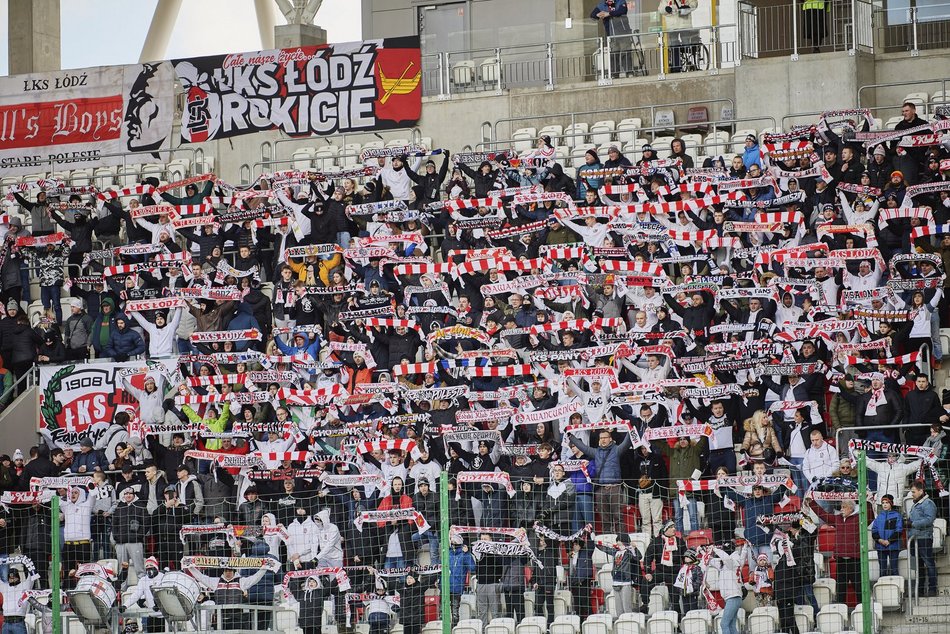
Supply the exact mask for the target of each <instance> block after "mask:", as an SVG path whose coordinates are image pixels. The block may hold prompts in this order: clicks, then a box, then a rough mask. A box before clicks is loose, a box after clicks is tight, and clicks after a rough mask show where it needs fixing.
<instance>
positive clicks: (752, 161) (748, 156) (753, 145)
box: [742, 134, 762, 171]
mask: <svg viewBox="0 0 950 634" xmlns="http://www.w3.org/2000/svg"><path fill="white" fill-rule="evenodd" d="M742 164H743V165H745V168H746V171H748V170H749V168H751V167H752V166H753V165H761V164H762V156H761V155H760V154H759V140H758V139H757V138H756V137H755V135H754V134H749V135H746V138H745V150H743V152H742Z"/></svg>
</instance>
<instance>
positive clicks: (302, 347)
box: [274, 332, 320, 361]
mask: <svg viewBox="0 0 950 634" xmlns="http://www.w3.org/2000/svg"><path fill="white" fill-rule="evenodd" d="M310 337H311V335H310V334H308V333H306V332H295V333H294V341H293V343H292V344H288V343H284V342H283V340H281V338H280V335H274V343H275V344H277V349H278V350H280V351H281V352H283V353H284V354H287V355H295V354H307V355H310V358H312V359H313V360H314V361H316V360H318V359H319V358H320V357H319V354H320V337H319V335H317V334H316V333H314V334H313V335H312V337H313V340H312V341H311V339H310Z"/></svg>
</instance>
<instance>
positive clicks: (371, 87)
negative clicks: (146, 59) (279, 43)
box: [172, 37, 422, 143]
mask: <svg viewBox="0 0 950 634" xmlns="http://www.w3.org/2000/svg"><path fill="white" fill-rule="evenodd" d="M172 64H173V65H174V67H175V72H176V74H177V75H178V79H179V81H180V82H181V86H182V91H183V92H184V99H185V108H184V110H183V111H182V120H181V141H182V143H200V142H203V141H209V140H214V139H226V138H228V137H233V136H239V135H242V134H251V133H253V132H263V131H265V130H274V129H279V130H281V131H283V132H284V133H286V134H288V135H289V136H300V137H305V136H313V135H318V134H320V135H322V134H335V133H341V132H353V131H365V130H385V129H391V128H402V127H407V126H411V125H415V123H416V121H418V119H419V116H420V115H421V113H422V86H421V81H420V80H421V78H422V61H421V54H420V51H419V38H418V37H405V38H387V39H384V40H370V41H366V42H353V43H347V44H330V45H326V46H304V47H299V48H292V49H276V50H269V51H256V52H252V53H235V54H233V55H211V56H207V57H195V58H188V59H178V60H174V61H173V62H172Z"/></svg>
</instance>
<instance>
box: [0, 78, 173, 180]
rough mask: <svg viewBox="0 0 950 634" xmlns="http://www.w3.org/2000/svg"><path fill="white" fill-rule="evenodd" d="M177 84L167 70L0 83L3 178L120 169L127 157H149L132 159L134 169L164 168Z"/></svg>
mask: <svg viewBox="0 0 950 634" xmlns="http://www.w3.org/2000/svg"><path fill="white" fill-rule="evenodd" d="M173 82H174V76H173V70H172V67H171V65H170V64H168V63H167V62H157V63H152V64H130V65H127V66H97V67H94V68H81V69H77V70H62V71H52V72H46V73H31V74H27V75H13V76H9V77H0V168H2V170H3V175H4V176H21V175H24V174H35V173H37V172H47V171H59V170H71V169H79V168H82V167H90V168H91V167H100V166H102V165H122V164H123V163H124V162H126V160H127V157H125V156H123V154H125V153H128V152H143V154H135V155H133V156H132V157H128V158H129V159H134V162H135V163H154V162H160V161H161V158H162V157H160V155H159V153H158V150H167V149H169V147H170V143H171V133H172V117H173V112H174V109H175V106H174V102H173V101H172V97H173V94H172V93H173V85H174V84H173ZM110 155H111V156H110ZM167 159H168V155H167V154H166V155H165V157H164V160H167Z"/></svg>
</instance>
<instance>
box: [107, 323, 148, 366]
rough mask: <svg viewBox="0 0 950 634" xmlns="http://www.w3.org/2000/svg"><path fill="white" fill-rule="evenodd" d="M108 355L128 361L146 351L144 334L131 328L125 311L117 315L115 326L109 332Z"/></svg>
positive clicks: (117, 359) (118, 359)
mask: <svg viewBox="0 0 950 634" xmlns="http://www.w3.org/2000/svg"><path fill="white" fill-rule="evenodd" d="M105 352H106V356H107V357H112V358H113V359H115V360H116V361H128V360H129V357H134V356H135V355H137V354H144V353H145V341H144V340H143V339H142V335H140V334H139V333H137V332H135V331H134V330H132V329H131V328H129V319H128V317H126V316H125V313H119V314H117V315H116V316H115V328H113V329H112V330H111V331H110V333H109V345H107V346H106V349H105Z"/></svg>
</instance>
